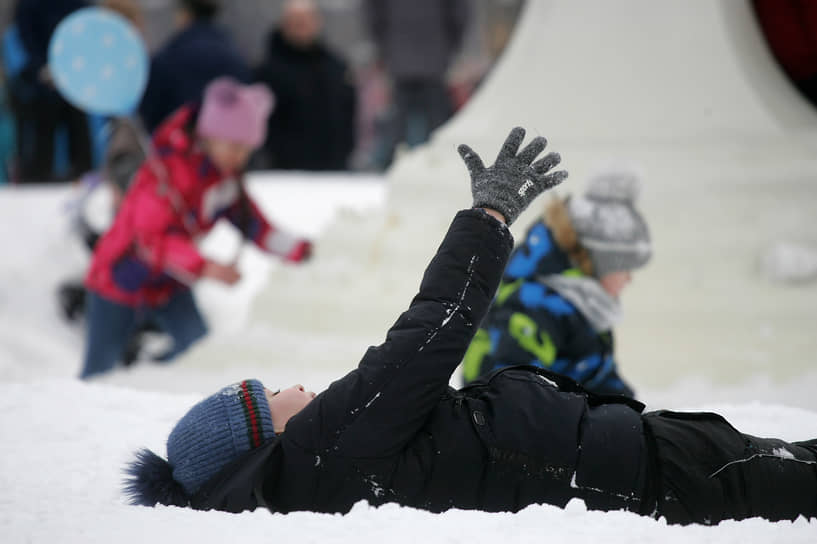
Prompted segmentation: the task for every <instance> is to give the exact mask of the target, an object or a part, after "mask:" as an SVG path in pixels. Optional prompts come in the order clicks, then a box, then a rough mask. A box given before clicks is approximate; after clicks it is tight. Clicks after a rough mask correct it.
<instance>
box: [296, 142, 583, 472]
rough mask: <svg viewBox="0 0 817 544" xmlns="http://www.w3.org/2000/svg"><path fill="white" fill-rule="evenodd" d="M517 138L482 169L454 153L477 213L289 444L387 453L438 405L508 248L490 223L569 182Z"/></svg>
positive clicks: (467, 217)
mask: <svg viewBox="0 0 817 544" xmlns="http://www.w3.org/2000/svg"><path fill="white" fill-rule="evenodd" d="M524 134H525V132H524V130H523V129H521V128H516V129H514V130H513V131H512V132H511V134H510V135H509V136H508V139H507V140H506V141H505V144H504V146H503V147H502V151H500V153H499V156H498V157H497V160H496V162H495V163H494V164H493V165H492V166H490V167H489V168H486V167H485V166H484V165H483V164H482V160H481V159H480V158H479V156H478V155H477V154H476V153H475V152H474V151H473V150H471V149H470V148H469V147H467V146H460V148H459V152H460V155H461V156H462V157H463V159H464V161H465V163H466V165H467V166H468V170H469V172H470V174H471V185H472V193H473V196H474V207H475V208H477V209H471V210H464V211H461V212H459V213H458V214H457V215H456V217H455V218H454V221H453V222H452V224H451V227H450V228H449V230H448V233H447V234H446V236H445V239H444V240H443V242H442V244H441V245H440V247H439V249H438V250H437V253H436V255H435V256H434V258H433V259H432V260H431V263H430V264H429V265H428V268H427V269H426V271H425V274H424V276H423V280H422V283H421V285H420V290H419V293H418V294H417V295H416V296H415V297H414V299H413V300H412V302H411V305H410V306H409V309H408V310H407V311H406V312H404V313H403V314H402V315H401V316H400V318H399V319H398V320H397V322H396V323H395V324H394V326H393V327H392V328H391V329H390V330H389V332H388V334H387V336H386V341H385V342H384V343H383V344H381V345H380V346H377V347H373V348H370V349H369V350H368V352H367V353H366V355H365V356H364V357H363V359H362V361H361V362H360V365H359V366H358V368H357V369H355V370H353V371H352V372H350V373H349V374H347V375H346V376H345V377H343V378H342V379H340V380H338V381H336V382H335V383H333V384H332V385H331V386H330V387H329V389H328V390H327V391H325V392H324V393H322V394H321V395H319V396H318V397H317V398H316V399H315V400H314V401H313V402H312V403H311V404H310V405H308V406H307V407H306V408H305V409H304V410H303V411H302V412H301V413H299V414H298V415H296V416H295V417H293V418H292V419H291V420H290V421H289V423H288V424H287V435H288V436H289V438H290V439H291V440H293V441H294V442H295V443H296V444H298V445H300V446H301V447H304V448H309V449H314V450H316V451H321V450H325V451H335V452H338V451H340V452H342V453H343V454H344V455H348V456H352V457H365V456H372V455H381V454H388V453H389V452H392V451H395V450H397V449H399V448H401V447H402V446H403V445H404V444H405V443H406V442H407V441H408V440H409V439H410V438H411V437H412V436H413V435H414V434H415V433H416V432H417V431H418V430H419V429H420V427H421V426H422V424H423V423H424V422H425V420H426V418H427V417H428V415H429V414H430V412H431V411H432V410H433V409H434V407H435V406H437V403H438V402H439V399H440V397H441V396H442V395H443V393H444V392H445V390H446V387H447V385H448V381H449V379H450V377H451V373H452V372H453V371H454V369H455V368H456V367H457V365H458V364H459V362H460V361H461V360H462V357H463V354H464V353H465V350H466V349H467V347H468V344H469V342H470V341H471V338H472V336H473V335H474V332H475V331H476V328H477V326H478V325H479V323H480V321H481V319H482V318H483V316H484V315H485V313H486V311H487V309H488V306H489V305H490V303H491V299H492V298H493V295H494V292H495V290H496V288H497V285H498V284H499V280H500V278H501V276H502V271H503V269H504V267H505V263H506V262H507V259H508V255H509V254H510V250H511V247H512V245H513V240H512V237H511V235H510V232H509V231H508V229H507V227H506V226H505V225H504V224H503V223H502V222H501V221H500V220H498V218H499V219H501V218H504V219H505V220H506V221H507V223H508V224H510V223H512V222H513V221H514V220H515V219H516V217H517V216H518V215H519V213H520V212H521V211H522V210H523V209H524V208H525V207H527V205H528V204H529V203H530V202H531V201H532V200H533V199H534V198H535V197H536V196H537V195H539V194H540V193H541V192H542V191H544V190H546V189H548V188H550V187H552V186H554V185H556V184H558V183H560V182H561V181H562V180H563V179H564V178H565V177H566V176H567V174H566V172H555V173H552V174H549V173H548V171H549V170H550V169H551V168H552V167H553V166H555V165H556V164H558V163H559V156H558V155H556V154H554V153H551V154H549V155H547V156H546V157H544V158H543V159H541V160H539V161H536V162H534V160H535V159H536V157H537V155H539V154H540V153H541V152H542V151H543V150H544V148H545V140H544V138H536V139H534V140H533V141H532V142H531V143H530V144H529V145H528V146H527V147H525V148H524V149H523V150H522V151H521V152H519V153H517V150H518V149H519V146H520V144H521V143H522V140H523V138H524ZM486 209H488V210H490V211H489V212H487V213H486V211H485V210H486ZM489 214H491V215H493V217H491V216H489Z"/></svg>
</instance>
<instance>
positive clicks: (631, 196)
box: [584, 164, 643, 203]
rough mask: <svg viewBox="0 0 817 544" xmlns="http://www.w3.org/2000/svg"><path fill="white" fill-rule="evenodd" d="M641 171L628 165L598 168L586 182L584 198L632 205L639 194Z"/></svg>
mask: <svg viewBox="0 0 817 544" xmlns="http://www.w3.org/2000/svg"><path fill="white" fill-rule="evenodd" d="M642 178H643V175H642V173H641V171H640V170H639V169H638V168H636V167H633V166H630V165H622V164H611V165H607V166H605V167H602V168H598V169H597V170H596V171H595V172H594V173H593V174H592V175H591V176H590V177H589V179H588V180H587V188H586V189H585V192H584V196H585V197H587V198H589V199H592V200H606V201H614V202H625V203H634V202H635V201H636V200H638V195H639V194H640V192H641V180H642Z"/></svg>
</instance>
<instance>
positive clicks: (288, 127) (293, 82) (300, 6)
mask: <svg viewBox="0 0 817 544" xmlns="http://www.w3.org/2000/svg"><path fill="white" fill-rule="evenodd" d="M322 27H323V20H322V17H321V13H320V11H319V10H318V7H317V6H316V5H315V3H314V2H313V1H311V0H288V1H286V2H284V6H283V11H282V13H281V20H280V22H279V24H278V26H277V28H275V29H273V30H272V32H271V33H270V35H269V39H268V42H267V50H266V53H265V56H264V60H263V62H262V64H261V66H259V67H258V70H257V80H258V81H260V82H263V83H265V84H266V85H267V86H269V87H270V89H272V90H273V92H274V93H275V97H276V100H277V103H276V107H275V111H274V112H273V114H272V115H271V116H270V119H269V130H268V132H267V141H266V143H265V144H264V147H263V152H262V154H261V156H260V158H259V166H260V167H264V168H274V169H285V170H346V169H347V168H348V162H349V156H350V154H351V153H352V150H353V149H354V147H355V111H356V106H357V96H356V91H355V85H354V77H353V74H352V72H351V70H350V69H349V67H348V66H347V64H346V62H345V61H344V60H343V59H341V58H340V57H339V56H338V55H336V54H335V53H334V52H332V51H331V50H330V49H329V48H328V47H327V45H326V44H325V43H324V42H323V40H322V39H321V30H322Z"/></svg>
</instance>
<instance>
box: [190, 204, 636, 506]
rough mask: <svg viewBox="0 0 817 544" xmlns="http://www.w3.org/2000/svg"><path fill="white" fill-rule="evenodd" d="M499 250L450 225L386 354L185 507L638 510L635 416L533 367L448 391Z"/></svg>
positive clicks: (375, 353)
mask: <svg viewBox="0 0 817 544" xmlns="http://www.w3.org/2000/svg"><path fill="white" fill-rule="evenodd" d="M511 243H512V240H511V236H510V234H509V232H508V230H507V229H506V228H505V227H504V226H502V225H500V224H499V223H497V222H496V221H495V220H493V219H492V218H490V217H489V216H487V215H486V214H484V213H483V212H481V211H476V210H467V211H462V212H460V213H459V214H458V215H457V216H456V218H455V219H454V222H453V224H452V225H451V228H450V229H449V232H448V234H447V236H446V237H445V240H444V241H443V243H442V245H441V246H440V248H439V249H438V251H437V254H436V256H435V257H434V259H433V260H432V262H431V264H430V265H429V266H428V268H427V270H426V272H425V275H424V277H423V281H422V284H421V286H420V291H419V293H418V294H417V296H416V297H415V298H414V300H413V301H412V303H411V306H410V307H409V309H408V310H407V311H406V312H405V313H403V315H401V316H400V318H399V319H398V320H397V322H396V323H395V324H394V326H393V327H392V328H391V330H390V331H389V332H388V334H387V337H386V341H385V342H384V343H383V344H381V345H380V346H378V347H373V348H370V349H369V351H368V352H367V353H366V355H365V356H364V357H363V359H362V361H361V362H360V364H359V366H358V367H357V369H355V370H353V371H351V372H350V373H349V374H347V375H346V376H345V377H343V378H341V379H339V380H338V381H336V382H334V383H333V384H332V385H331V386H330V387H329V388H328V389H327V390H326V391H324V392H323V393H321V394H320V395H318V396H317V397H316V398H315V399H314V400H313V401H312V402H311V403H310V404H308V405H307V406H306V407H305V408H304V409H303V410H302V411H301V412H300V413H298V414H297V415H296V416H294V417H293V418H291V419H290V420H289V422H288V423H287V426H286V431H285V432H284V433H282V434H281V435H280V436H279V437H277V438H275V439H273V440H272V441H271V442H269V443H268V444H266V445H264V446H262V447H261V448H260V449H257V450H255V451H252V452H250V453H249V454H247V455H245V456H244V457H242V458H240V459H239V460H238V461H236V462H235V463H233V464H231V465H229V466H228V467H227V468H226V469H225V470H224V471H222V473H220V474H219V475H217V476H216V477H215V478H214V479H213V480H211V482H209V483H208V484H205V486H204V487H203V488H202V489H201V490H200V491H199V492H198V494H197V495H196V496H195V497H194V498H193V500H192V504H193V506H194V507H198V508H219V509H224V510H231V511H237V510H242V509H245V508H253V507H255V506H256V504H265V505H266V506H268V507H269V508H270V509H271V510H274V511H278V512H291V511H297V510H308V511H317V512H347V511H349V509H350V508H351V507H352V505H353V504H355V503H356V502H357V501H360V500H367V501H368V502H369V503H371V504H381V503H385V502H396V503H399V504H402V505H407V506H413V507H418V508H423V509H426V510H431V511H434V512H440V511H444V510H447V509H449V508H463V509H480V510H488V511H517V510H519V509H521V508H524V507H525V506H527V505H529V504H532V503H550V504H556V505H560V506H562V505H565V504H566V503H567V502H568V501H569V500H570V499H571V498H573V497H581V498H583V499H585V500H586V502H587V504H588V505H589V506H590V507H592V508H601V509H611V508H616V509H619V508H627V509H632V510H636V511H637V510H639V507H640V498H641V495H642V490H643V488H644V485H645V482H646V478H647V474H646V468H645V467H647V466H648V465H649V464H648V463H647V460H646V456H647V451H646V447H645V441H644V437H643V435H642V423H641V416H640V414H639V412H640V409H641V408H642V407H643V406H641V405H639V404H638V403H636V402H634V401H630V400H629V399H625V398H623V397H616V398H607V399H603V398H599V397H594V396H593V395H590V394H587V393H585V392H584V391H583V390H582V389H581V388H580V387H579V386H577V385H576V384H575V383H573V382H571V381H570V380H568V379H566V378H563V377H560V376H557V375H555V374H549V373H546V372H544V371H540V370H539V369H535V368H533V367H518V368H508V369H503V370H502V371H499V372H496V373H494V374H491V375H490V376H488V377H486V378H485V379H484V380H481V381H478V382H475V383H474V384H472V385H471V386H469V387H467V388H465V389H461V390H454V389H452V388H450V387H449V386H448V382H449V379H450V377H451V374H452V372H453V371H454V369H455V368H456V367H457V365H458V363H459V361H460V360H461V358H462V356H463V354H464V352H465V349H466V348H467V346H468V343H469V341H470V339H471V336H472V335H473V334H474V331H475V330H476V326H477V324H478V323H479V322H480V320H481V319H482V317H483V315H484V314H485V312H486V311H487V309H488V305H489V304H490V302H491V298H492V296H493V293H494V290H495V289H496V286H497V285H498V283H499V280H500V277H501V275H502V271H503V269H504V265H505V263H506V261H507V257H508V254H509V253H510V250H511Z"/></svg>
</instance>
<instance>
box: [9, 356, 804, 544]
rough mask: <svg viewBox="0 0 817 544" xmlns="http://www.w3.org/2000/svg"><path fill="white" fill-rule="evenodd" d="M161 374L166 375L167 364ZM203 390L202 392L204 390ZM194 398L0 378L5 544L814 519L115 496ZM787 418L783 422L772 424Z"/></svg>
mask: <svg viewBox="0 0 817 544" xmlns="http://www.w3.org/2000/svg"><path fill="white" fill-rule="evenodd" d="M168 372H169V374H170V375H169V376H167V377H168V378H171V376H172V375H173V371H172V370H169V371H168ZM205 393H206V391H205ZM198 399H199V395H198V394H189V393H188V394H184V395H181V394H168V393H150V392H138V391H134V390H129V389H124V388H120V387H116V386H111V385H103V384H95V385H87V384H82V383H79V382H77V381H74V380H60V379H44V380H42V381H40V382H38V383H29V384H8V383H2V384H0V435H2V437H3V440H2V444H0V532H1V533H2V535H3V538H2V540H3V541H4V542H49V543H51V542H83V543H95V542H101V543H105V544H108V543H110V542H111V541H115V542H117V543H118V544H127V543H130V542H133V543H143V542H150V541H153V542H171V541H176V542H196V543H198V544H205V543H209V542H213V543H219V544H222V543H224V542H232V541H235V540H236V539H240V540H241V541H242V542H254V541H255V542H260V541H274V542H304V543H307V542H320V543H322V544H327V543H334V542H338V543H340V542H355V543H356V544H369V543H371V544H382V543H383V542H397V543H400V542H420V541H425V542H452V543H453V542H469V543H474V542H542V541H547V542H571V543H575V544H581V543H598V542H609V543H611V544H616V543H621V544H631V543H633V542H639V543H653V542H654V543H661V544H681V543H683V544H686V543H688V542H718V543H720V544H729V543H735V544H747V543H749V542H787V543H792V544H793V543H798V542H802V543H805V542H813V539H814V535H815V534H816V533H817V521H812V522H808V521H806V520H805V519H802V518H801V519H798V520H796V521H795V522H794V523H790V522H779V523H770V522H767V521H764V520H760V519H751V520H745V521H742V522H724V523H721V524H720V525H718V526H716V527H703V526H691V527H677V526H667V525H666V523H665V522H664V521H663V520H660V521H655V520H652V519H649V518H642V517H639V516H637V515H635V514H629V513H625V512H611V513H601V512H592V511H590V512H588V511H586V509H585V507H584V504H583V503H582V502H580V501H574V502H572V503H570V504H569V505H568V507H567V508H566V509H565V510H561V509H559V508H556V507H552V506H547V505H543V506H531V507H528V508H526V509H525V510H523V511H522V512H519V513H517V514H509V513H500V514H488V513H482V512H470V511H468V512H466V511H449V512H446V513H443V514H430V513H427V512H423V511H418V510H414V509H410V508H401V507H398V506H396V505H387V506H383V507H381V508H377V509H376V508H371V507H369V506H368V505H367V504H365V503H359V504H358V505H356V506H355V508H354V509H353V510H352V511H351V512H350V513H349V514H347V515H345V516H339V515H323V514H312V513H295V514H290V515H280V514H275V515H272V514H270V513H269V512H267V511H266V510H263V511H257V512H254V513H243V514H239V515H234V514H225V513H221V512H195V511H192V510H187V509H181V508H175V507H164V506H163V507H157V508H144V507H135V506H129V505H127V504H126V503H125V500H124V498H123V497H122V496H121V494H120V492H119V489H120V483H121V479H122V474H121V469H122V467H123V465H124V464H125V463H126V462H127V461H128V460H129V459H130V457H131V455H132V452H133V450H135V449H137V448H139V447H143V446H147V447H150V448H152V449H154V451H156V452H157V453H160V454H161V455H164V454H165V449H164V440H165V439H166V437H167V435H168V433H169V432H170V429H171V428H172V426H173V425H174V423H175V422H176V420H177V419H178V418H179V417H180V416H181V415H182V414H183V413H184V412H185V411H186V410H187V408H189V407H190V406H191V405H192V404H193V403H195V402H196V401H197V400H198ZM718 409H719V410H720V411H721V412H722V413H724V414H725V415H726V416H727V417H728V418H730V419H731V420H732V421H734V422H735V423H737V424H738V425H741V426H743V425H748V424H751V427H752V430H753V431H754V432H757V433H758V434H763V435H778V436H781V437H783V438H787V439H790V440H793V439H798V438H806V437H813V436H817V413H815V412H810V411H805V410H797V409H791V408H784V407H780V406H777V407H775V406H764V405H750V406H730V405H722V406H718ZM784 421H785V422H787V424H785V425H784V424H782V422H784Z"/></svg>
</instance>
